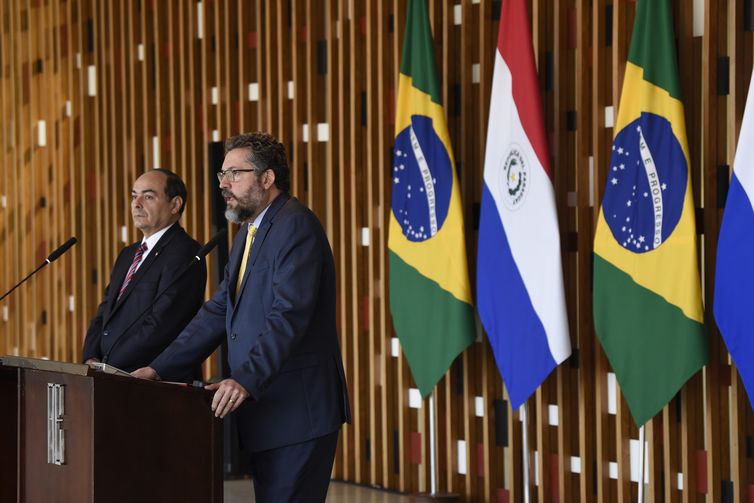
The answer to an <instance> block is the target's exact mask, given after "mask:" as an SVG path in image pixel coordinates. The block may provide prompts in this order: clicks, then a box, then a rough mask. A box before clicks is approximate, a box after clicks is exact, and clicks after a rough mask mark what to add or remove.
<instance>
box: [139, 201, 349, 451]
mask: <svg viewBox="0 0 754 503" xmlns="http://www.w3.org/2000/svg"><path fill="white" fill-rule="evenodd" d="M247 225H248V224H246V225H244V226H242V228H241V229H240V231H239V233H238V235H237V236H236V239H235V241H234V243H233V248H232V250H231V253H230V259H229V261H228V266H227V267H226V268H225V277H224V279H223V281H222V283H221V284H220V286H219V288H218V290H217V292H216V293H215V295H214V296H213V297H212V298H211V299H210V300H209V301H208V302H207V303H205V305H204V307H203V308H202V309H201V310H200V311H199V313H198V314H197V316H196V317H195V318H194V319H193V320H192V321H191V323H190V324H189V325H188V326H187V327H186V328H185V329H184V331H183V332H182V333H181V334H180V335H179V336H178V338H177V339H176V340H175V342H173V344H171V345H170V347H168V349H166V350H165V352H164V353H162V354H161V355H160V356H159V357H158V358H157V359H156V360H154V361H153V362H152V364H151V365H150V366H151V367H152V368H153V369H155V370H156V371H157V373H158V374H159V375H160V377H161V378H162V379H167V380H170V379H173V378H174V377H175V376H177V375H180V374H182V373H184V372H185V371H186V369H187V368H190V367H191V366H192V365H195V364H196V363H197V362H200V361H202V360H204V359H205V358H206V357H207V356H209V355H210V353H212V351H214V350H215V348H217V346H218V345H219V344H220V343H221V342H222V338H223V337H224V336H225V337H227V341H228V363H229V365H230V370H231V377H232V378H233V379H235V380H236V381H238V382H239V383H240V384H241V385H242V386H243V387H244V388H245V389H246V390H247V391H248V392H249V394H250V395H251V396H250V399H248V400H247V401H246V402H244V403H243V404H242V405H241V407H240V408H239V409H238V410H237V411H236V413H237V414H238V415H239V417H238V424H239V433H240V436H241V440H242V442H243V444H244V447H245V448H246V449H247V450H249V451H251V452H255V451H262V450H267V449H273V448H276V447H282V446H285V445H290V444H294V443H299V442H303V441H307V440H311V439H314V438H317V437H321V436H323V435H326V434H328V433H332V432H335V431H337V430H338V429H339V428H340V427H341V425H342V424H343V422H344V421H349V422H350V418H351V416H350V414H351V413H350V408H349V404H348V393H347V389H346V382H345V374H344V372H343V363H342V359H341V354H340V348H339V346H338V335H337V331H336V326H335V317H336V314H335V264H334V261H333V255H332V250H331V249H330V244H329V243H328V241H327V236H326V234H325V231H324V229H323V228H322V225H321V224H320V222H319V220H318V219H317V217H316V216H315V215H314V213H312V212H311V211H310V210H309V209H308V208H306V207H305V206H304V205H302V204H301V203H299V202H298V201H297V200H296V199H295V198H291V197H290V196H288V195H287V194H281V195H280V196H278V197H277V198H276V199H275V200H274V201H273V202H272V204H271V205H270V207H269V208H268V210H267V213H265V216H264V219H263V220H262V223H261V225H260V226H259V230H258V231H257V234H256V238H255V239H254V244H253V245H252V247H251V251H250V255H249V259H248V265H247V267H250V268H251V269H250V271H249V274H247V275H246V277H245V278H244V282H243V284H242V285H241V289H240V291H239V293H238V298H237V299H236V298H235V294H234V292H233V290H235V285H236V281H237V278H238V274H239V269H240V264H241V259H242V256H241V255H242V254H243V249H244V243H245V236H246V231H247Z"/></svg>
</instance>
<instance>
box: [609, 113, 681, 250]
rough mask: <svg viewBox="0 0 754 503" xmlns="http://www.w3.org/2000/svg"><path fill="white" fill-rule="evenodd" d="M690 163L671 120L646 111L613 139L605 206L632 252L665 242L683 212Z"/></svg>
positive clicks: (611, 224) (620, 240)
mask: <svg viewBox="0 0 754 503" xmlns="http://www.w3.org/2000/svg"><path fill="white" fill-rule="evenodd" d="M687 178H688V167H687V165H686V157H685V156H684V154H683V150H682V149H681V144H680V143H679V141H678V138H676V136H675V135H674V134H673V129H672V127H671V124H670V122H669V121H668V120H667V119H665V118H664V117H662V116H659V115H657V114H653V113H648V112H642V114H641V116H640V117H639V118H638V119H636V120H634V121H633V122H631V123H629V124H628V125H627V126H626V127H624V128H623V129H622V130H621V131H620V132H619V133H618V135H617V136H616V137H615V141H614V142H613V152H612V155H611V158H610V167H609V170H608V173H607V183H606V186H605V197H604V199H603V202H602V211H603V212H604V216H605V221H606V222H607V224H608V226H609V227H610V231H611V232H612V234H613V237H614V238H615V240H616V241H617V242H618V244H620V245H621V246H622V247H623V248H625V249H627V250H629V251H632V252H634V253H646V252H649V251H652V250H654V249H656V248H658V247H659V246H661V245H662V243H664V242H665V241H666V240H667V239H668V237H669V236H670V235H671V234H672V233H673V230H674V229H675V228H676V225H678V221H679V220H680V218H681V213H682V212H683V200H684V195H685V193H686V182H687Z"/></svg>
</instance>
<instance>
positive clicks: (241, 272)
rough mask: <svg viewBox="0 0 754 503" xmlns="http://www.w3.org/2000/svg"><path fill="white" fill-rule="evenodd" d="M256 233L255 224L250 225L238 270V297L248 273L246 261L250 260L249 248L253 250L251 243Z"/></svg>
mask: <svg viewBox="0 0 754 503" xmlns="http://www.w3.org/2000/svg"><path fill="white" fill-rule="evenodd" d="M256 233H257V228H256V227H254V226H253V225H249V231H248V233H247V234H246V245H245V246H244V247H243V259H242V260H241V268H240V269H239V270H238V281H236V298H238V292H240V291H241V283H243V277H244V275H245V274H246V262H247V261H248V260H249V250H251V243H252V242H253V241H254V235H255V234H256Z"/></svg>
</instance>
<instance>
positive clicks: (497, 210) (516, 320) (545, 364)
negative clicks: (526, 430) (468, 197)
mask: <svg viewBox="0 0 754 503" xmlns="http://www.w3.org/2000/svg"><path fill="white" fill-rule="evenodd" d="M529 25H530V23H529V15H528V13H527V11H526V4H525V0H506V1H505V2H503V7H502V13H501V22H500V31H499V34H498V43H497V50H496V51H495V70H494V75H493V81H492V97H491V100H490V116H489V126H488V130H487V149H486V153H485V162H484V183H483V186H482V204H481V213H480V221H479V246H478V260H477V306H478V309H479V316H480V318H481V320H482V325H483V326H484V328H485V331H486V332H487V335H488V338H489V341H490V345H491V347H492V351H493V353H494V355H495V361H496V362H497V366H498V370H499V371H500V373H501V375H502V377H503V383H504V384H505V387H506V389H507V391H508V397H509V398H510V403H511V407H513V409H516V408H518V406H519V405H521V404H522V403H523V402H525V401H526V399H527V398H528V397H529V396H530V395H531V394H532V393H533V392H534V391H535V390H536V389H537V387H539V385H540V384H541V383H542V381H544V380H545V378H546V377H547V376H548V375H549V374H550V372H552V370H553V369H554V368H555V367H556V366H557V365H558V364H559V363H561V362H562V361H563V360H565V359H566V358H568V356H569V355H570V354H571V343H570V338H569V335H568V319H567V315H566V304H565V296H564V291H563V272H562V266H561V259H560V233H559V229H558V219H557V210H556V206H555V193H554V190H553V186H552V180H551V171H550V163H549V158H548V157H549V155H548V151H547V137H546V134H545V129H544V123H543V119H542V106H541V102H540V97H539V83H538V80H537V73H536V68H535V66H534V50H533V47H532V42H531V40H532V39H531V31H530V28H529Z"/></svg>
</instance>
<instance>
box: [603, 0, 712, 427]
mask: <svg viewBox="0 0 754 503" xmlns="http://www.w3.org/2000/svg"><path fill="white" fill-rule="evenodd" d="M593 279H594V290H593V295H594V299H593V300H594V303H593V304H594V325H595V330H596V332H597V336H598V338H599V340H600V342H601V343H602V347H603V349H604V350H605V354H606V355H607V358H608V360H609V361H610V364H611V365H612V367H613V370H614V372H615V375H616V378H617V380H618V383H619V384H620V387H621V390H622V391H623V395H624V397H625V398H626V402H627V403H628V406H629V409H630V410H631V414H632V416H633V418H634V421H635V422H636V424H637V425H642V424H644V423H645V422H646V421H647V420H649V419H651V418H652V417H653V416H654V415H655V414H657V412H659V411H660V410H661V409H662V407H664V406H665V404H666V403H667V402H668V401H670V400H671V399H672V398H673V396H674V395H675V394H676V393H677V392H678V391H679V390H680V388H681V387H682V386H683V384H684V383H685V382H686V381H687V380H688V379H689V378H690V377H691V376H692V375H693V374H695V373H696V372H697V371H698V370H699V369H700V368H701V367H702V366H704V364H705V362H706V361H707V351H708V349H707V340H706V336H705V331H704V327H703V310H702V302H701V288H700V283H699V270H698V265H697V252H696V225H695V221H694V204H693V197H692V190H691V177H690V173H689V149H688V144H687V141H686V124H685V119H684V111H683V103H682V102H681V89H680V83H679V80H678V69H677V63H676V56H675V40H674V35H673V20H672V14H671V10H670V6H669V5H668V2H667V0H639V2H638V5H637V7H636V17H635V21H634V28H633V34H632V36H631V45H630V48H629V55H628V61H627V63H626V72H625V77H624V81H623V91H622V94H621V100H620V105H619V108H618V117H617V122H616V124H615V137H614V140H613V146H612V154H611V158H610V165H609V168H608V172H607V179H606V185H605V191H604V198H603V201H602V208H601V210H600V213H599V219H598V223H597V231H596V235H595V238H594V278H593Z"/></svg>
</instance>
